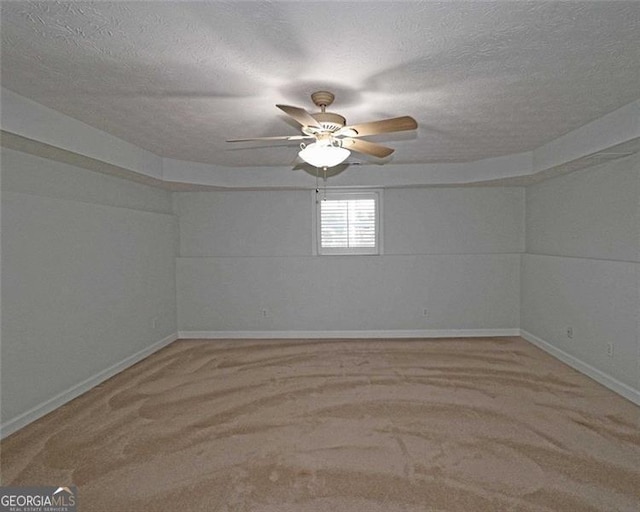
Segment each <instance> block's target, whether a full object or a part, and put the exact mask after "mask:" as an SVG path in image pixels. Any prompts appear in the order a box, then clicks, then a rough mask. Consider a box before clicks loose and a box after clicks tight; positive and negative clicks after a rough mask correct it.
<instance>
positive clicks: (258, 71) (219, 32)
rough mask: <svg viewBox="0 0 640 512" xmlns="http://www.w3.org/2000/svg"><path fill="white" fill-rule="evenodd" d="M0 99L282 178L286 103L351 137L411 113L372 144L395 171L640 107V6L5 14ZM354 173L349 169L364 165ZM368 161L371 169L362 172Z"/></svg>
mask: <svg viewBox="0 0 640 512" xmlns="http://www.w3.org/2000/svg"><path fill="white" fill-rule="evenodd" d="M0 8H1V29H2V59H1V64H2V75H1V76H2V85H3V87H6V88H8V89H10V90H12V91H14V92H16V93H18V94H20V95H22V96H25V97H28V98H31V99H33V100H35V101H37V102H39V103H41V104H43V105H46V106H48V107H51V108H53V109H55V110H57V111H60V112H63V113H65V114H67V115H69V116H71V117H74V118H77V119H79V120H81V121H84V122H86V123H87V124H90V125H92V126H94V127H96V128H99V129H101V130H104V131H106V132H108V133H111V134H113V135H115V136H117V137H120V138H121V139H124V140H126V141H128V142H131V143H133V144H135V145H137V146H139V147H141V148H144V149H146V150H149V151H152V152H154V153H156V154H158V155H160V156H164V157H169V158H175V159H180V160H190V161H196V162H204V163H209V164H219V165H225V166H263V165H276V166H289V165H292V164H293V160H294V158H295V155H296V152H297V151H296V149H297V148H296V146H295V143H293V144H291V143H288V144H286V143H278V144H277V145H276V146H274V147H265V146H264V145H263V144H258V143H243V144H235V145H232V144H229V143H226V142H225V139H226V138H231V137H249V136H270V135H293V134H296V133H298V130H297V127H296V125H295V123H292V122H290V121H289V120H288V119H287V118H286V116H284V115H283V114H282V112H280V111H279V110H278V109H276V108H275V106H274V105H275V104H276V103H285V104H291V105H297V106H302V107H304V108H307V109H308V110H310V111H314V110H315V107H314V106H313V105H312V103H311V102H310V99H309V94H310V93H311V92H313V91H314V90H317V89H323V88H328V89H329V90H331V91H333V92H334V93H335V94H336V101H335V103H334V105H332V107H331V108H330V109H329V110H332V111H334V112H338V113H340V114H342V115H344V116H345V117H346V118H347V121H348V122H349V123H359V122H364V121H373V120H377V119H382V118H387V117H395V116H400V115H412V116H413V117H415V118H416V119H417V121H418V123H419V125H420V127H419V130H418V131H417V132H416V133H409V134H406V133H405V134H390V135H388V136H384V137H382V136H378V137H377V138H373V139H372V140H378V141H384V142H385V143H387V144H388V145H389V146H391V147H395V148H396V150H397V151H396V153H395V154H394V155H393V157H392V161H393V162H394V163H396V164H402V163H427V162H462V161H471V160H477V159H481V158H487V157H493V156H498V155H505V154H510V153H518V152H523V151H528V150H532V149H534V148H536V147H539V146H540V145H542V144H544V143H546V142H548V141H550V140H553V139H555V138H557V137H559V136H560V135H562V134H564V133H567V132H569V131H571V130H573V129H575V128H577V127H579V126H582V125H584V124H586V123H587V122H589V121H591V120H593V119H596V118H598V117H601V116H602V115H604V114H606V113H608V112H610V111H612V110H615V109H616V108H619V107H621V106H623V105H625V104H627V103H630V102H632V101H634V100H636V99H638V97H639V96H640V94H639V91H640V87H639V84H640V65H639V62H640V3H639V2H636V1H631V2H624V1H612V2H605V1H600V2H583V1H578V2H568V1H563V2H526V1H521V2H508V1H499V2H487V1H475V2H458V1H447V2H329V1H327V2H306V1H300V2H264V1H262V2H229V3H226V2H210V3H203V2H113V3H111V2H87V3H81V2H52V1H47V2H2V4H1V7H0ZM356 160H357V159H356ZM362 160H365V159H364V158H363V159H362Z"/></svg>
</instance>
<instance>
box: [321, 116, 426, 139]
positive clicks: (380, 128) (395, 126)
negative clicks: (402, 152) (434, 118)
mask: <svg viewBox="0 0 640 512" xmlns="http://www.w3.org/2000/svg"><path fill="white" fill-rule="evenodd" d="M417 127H418V123H417V122H416V120H415V119H414V118H413V117H411V116H402V117H394V118H392V119H383V120H382V121H373V122H371V123H362V124H354V125H351V126H345V127H344V128H340V129H339V130H338V131H337V132H336V133H335V134H334V135H347V136H349V137H366V136H367V135H378V134H379V133H390V132H402V131H405V130H415V129H416V128H417ZM354 132H355V133H354Z"/></svg>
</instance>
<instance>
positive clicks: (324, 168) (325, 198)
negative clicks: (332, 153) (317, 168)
mask: <svg viewBox="0 0 640 512" xmlns="http://www.w3.org/2000/svg"><path fill="white" fill-rule="evenodd" d="M322 171H323V172H324V176H323V181H324V199H323V201H326V200H327V168H326V167H323V168H322Z"/></svg>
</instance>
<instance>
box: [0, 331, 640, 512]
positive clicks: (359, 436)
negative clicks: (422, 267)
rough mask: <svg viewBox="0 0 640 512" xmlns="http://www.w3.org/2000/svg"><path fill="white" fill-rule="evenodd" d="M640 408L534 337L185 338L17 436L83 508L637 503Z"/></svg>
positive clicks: (12, 460) (31, 469) (631, 507)
mask: <svg viewBox="0 0 640 512" xmlns="http://www.w3.org/2000/svg"><path fill="white" fill-rule="evenodd" d="M639 426H640V408H638V407H637V406H635V405H633V404H632V403H631V402H628V401H626V400H624V399H623V398H620V397H619V396H617V395H615V394H614V393H612V392H610V391H608V390H607V389H605V388H604V387H602V386H600V385H599V384H596V383H595V382H593V381H591V380H590V379H588V378H586V377H584V376H582V375H580V374H578V373H577V372H575V371H573V370H571V369H570V368H568V367H566V366H564V365H563V364H562V363H560V362H558V361H556V360H555V359H553V358H551V357H550V356H548V355H546V354H544V353H543V352H541V351H540V350H538V349H536V348H535V347H533V346H531V345H529V344H528V343H527V342H525V341H524V340H522V339H520V338H480V339H455V340H451V339H447V340H407V341H398V340H380V341H377V340H376V341H330V342H328V341H317V340H316V341H296V342H293V341H237V340H234V341H215V342H212V341H193V340H183V341H178V342H176V343H174V344H172V345H170V346H169V347H167V348H165V349H164V350H162V351H160V352H158V353H156V354H154V355H153V356H151V357H149V358H148V359H146V360H145V361H143V362H141V363H140V364H138V365H136V366H134V367H132V368H130V369H128V370H126V371H125V372H123V373H121V374H120V375H118V376H116V377H114V378H113V379H111V380H109V381H107V382H106V383H104V384H103V385H101V386H99V387H97V388H95V389H93V390H92V391H90V392H88V393H86V394H85V395H83V396H82V397H80V398H78V399H76V400H74V401H73V402H71V403H69V404H67V405H65V406H63V407H61V408H60V409H58V410H56V411H55V412H53V413H52V414H49V415H48V416H46V417H45V418H42V419H41V420H39V421H37V422H35V423H33V424H31V425H29V426H28V427H26V428H24V429H23V430H21V431H19V432H17V433H16V434H14V435H12V436H10V437H9V438H7V439H6V440H4V441H3V442H2V445H1V448H2V483H3V485H8V484H13V485H35V484H46V485H56V486H57V485H69V484H74V485H77V486H78V487H79V491H78V501H79V511H80V512H97V511H105V512H106V511H108V512H114V511H119V512H128V511H131V512H147V511H163V512H165V511H208V512H213V511H239V512H244V511H252V512H258V511H260V512H294V511H295V512H311V511H313V512H323V511H330V512H352V511H363V512H395V511H461V512H484V511H487V512H496V511H551V510H553V511H571V512H578V511H632V512H638V510H639V509H640V432H639Z"/></svg>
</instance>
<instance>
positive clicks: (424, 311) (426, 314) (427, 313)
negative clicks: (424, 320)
mask: <svg viewBox="0 0 640 512" xmlns="http://www.w3.org/2000/svg"><path fill="white" fill-rule="evenodd" d="M422 316H429V310H428V309H427V308H424V309H423V310H422Z"/></svg>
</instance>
